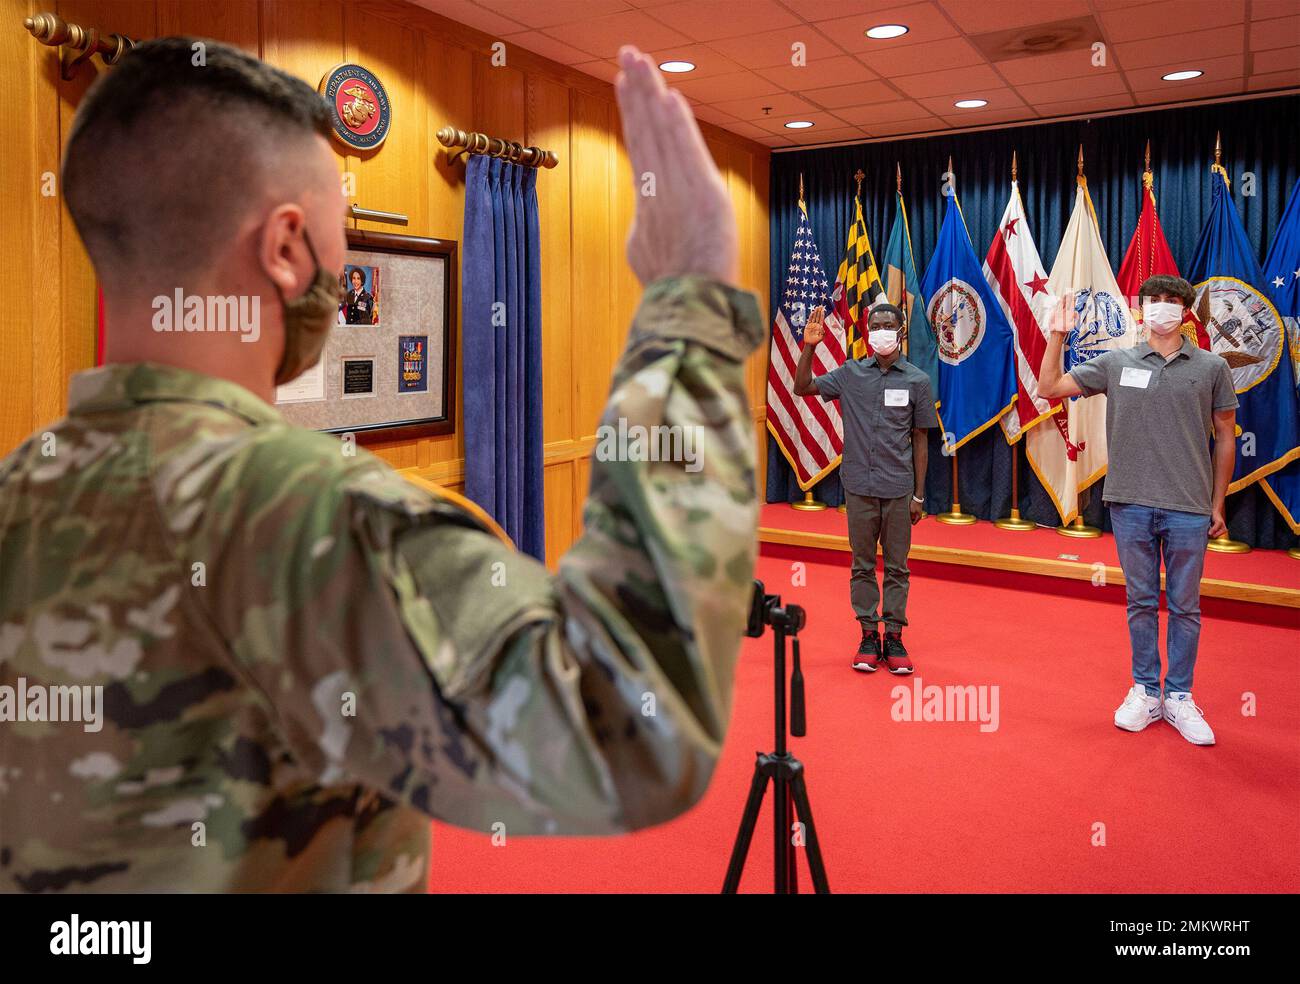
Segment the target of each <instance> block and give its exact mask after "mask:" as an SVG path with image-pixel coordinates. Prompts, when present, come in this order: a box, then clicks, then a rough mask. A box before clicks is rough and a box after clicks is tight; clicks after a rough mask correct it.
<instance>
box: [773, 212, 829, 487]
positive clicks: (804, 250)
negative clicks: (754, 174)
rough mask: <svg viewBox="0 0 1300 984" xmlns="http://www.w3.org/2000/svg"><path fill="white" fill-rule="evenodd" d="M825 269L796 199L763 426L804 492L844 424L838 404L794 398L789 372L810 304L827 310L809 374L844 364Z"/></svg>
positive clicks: (822, 470)
mask: <svg viewBox="0 0 1300 984" xmlns="http://www.w3.org/2000/svg"><path fill="white" fill-rule="evenodd" d="M828 286H829V285H828V284H827V283H826V268H825V267H823V266H822V257H821V252H820V251H819V250H818V249H817V243H816V242H815V241H814V240H813V235H812V228H811V227H810V225H809V223H808V208H807V206H806V205H804V203H803V198H802V195H801V197H800V199H799V227H798V229H797V230H796V231H795V234H794V246H793V248H792V249H791V250H790V265H789V268H788V269H787V270H786V277H785V293H784V294H783V295H782V297H781V303H780V305H779V306H778V307H777V309H776V318H775V323H774V324H773V326H772V350H771V356H770V359H769V361H768V366H767V429H768V430H769V431H771V433H772V436H773V437H774V438H775V439H776V443H777V445H778V446H779V447H780V448H781V453H782V454H783V455H785V459H786V461H788V462H790V467H791V468H793V469H794V471H795V476H796V478H797V479H798V481H799V488H801V489H803V490H804V491H805V492H807V491H808V490H809V489H810V488H812V487H813V486H814V485H816V484H817V483H818V482H819V481H821V480H822V479H823V478H824V477H825V476H826V475H828V474H830V472H831V471H833V470H834V469H835V467H836V466H837V465H838V464H839V463H840V456H841V454H842V453H843V451H844V423H843V421H842V420H841V419H840V410H839V405H838V404H837V403H836V402H835V401H834V400H828V401H823V400H822V399H821V397H819V396H795V394H794V373H795V368H796V367H797V366H798V364H799V352H800V350H801V349H802V347H803V330H804V326H805V325H806V324H807V323H808V316H809V315H811V314H812V312H813V308H815V307H818V306H821V307H824V308H827V315H826V338H825V340H824V341H823V342H822V344H820V345H818V346H817V350H816V352H815V353H814V355H813V375H814V376H818V375H821V374H822V373H826V372H830V371H831V370H832V369H834V368H835V367H836V366H839V365H843V363H844V328H843V326H842V325H841V324H840V323H839V319H838V318H836V317H835V314H834V312H833V311H831V310H830V297H829V296H828V295H827V293H826V289H827V287H828Z"/></svg>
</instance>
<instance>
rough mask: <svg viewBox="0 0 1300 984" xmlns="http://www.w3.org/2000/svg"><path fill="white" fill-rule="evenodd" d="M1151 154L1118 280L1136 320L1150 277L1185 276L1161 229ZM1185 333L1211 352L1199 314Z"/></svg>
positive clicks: (1186, 323)
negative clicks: (1141, 293) (1142, 291)
mask: <svg viewBox="0 0 1300 984" xmlns="http://www.w3.org/2000/svg"><path fill="white" fill-rule="evenodd" d="M1150 155H1151V148H1150V146H1148V147H1147V158H1148V160H1147V166H1146V170H1144V171H1143V172H1142V214H1141V215H1139V216H1138V224H1137V228H1136V229H1134V230H1133V238H1132V239H1130V240H1129V243H1128V252H1126V253H1125V254H1124V262H1123V263H1121V264H1120V267H1119V277H1118V278H1117V279H1118V283H1119V289H1120V290H1122V291H1123V292H1124V296H1125V297H1127V298H1128V299H1129V305H1130V306H1131V308H1132V309H1133V311H1134V317H1137V315H1138V314H1141V311H1140V307H1141V301H1140V300H1139V299H1138V288H1139V287H1141V286H1142V284H1143V282H1145V281H1146V279H1147V278H1148V277H1155V276H1158V275H1161V274H1163V275H1166V276H1170V277H1181V276H1182V274H1181V273H1179V272H1178V264H1177V263H1175V262H1174V254H1173V253H1171V252H1170V251H1169V243H1168V242H1167V241H1166V240H1165V233H1164V230H1163V229H1161V228H1160V216H1158V215H1157V214H1156V192H1155V176H1154V175H1153V174H1152V173H1151V163H1150ZM1181 331H1182V333H1183V334H1184V335H1185V336H1187V339H1188V340H1189V341H1190V342H1191V343H1192V344H1193V345H1197V346H1200V347H1201V348H1203V349H1209V347H1210V336H1209V335H1207V334H1206V333H1205V325H1203V324H1202V323H1201V319H1200V318H1198V317H1197V316H1196V313H1195V311H1192V312H1190V313H1189V315H1188V318H1187V320H1186V321H1184V322H1183V324H1182V328H1181Z"/></svg>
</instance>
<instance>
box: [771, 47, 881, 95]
mask: <svg viewBox="0 0 1300 984" xmlns="http://www.w3.org/2000/svg"><path fill="white" fill-rule="evenodd" d="M758 74H759V75H761V76H763V78H765V79H767V80H768V81H770V82H773V83H775V84H776V85H779V86H780V87H781V88H782V89H793V90H796V91H802V90H804V89H813V88H818V89H824V88H827V87H828V86H832V85H842V84H848V83H850V82H867V81H870V80H872V79H876V78H878V76H877V75H876V73H875V72H873V71H871V69H869V68H867V66H866V65H863V64H862V62H860V61H858V60H857V59H856V58H854V57H853V56H852V55H840V56H839V57H838V58H827V59H824V60H822V61H818V62H811V61H810V62H809V63H808V64H807V65H806V66H804V67H803V68H796V67H795V66H794V65H781V66H778V67H776V68H764V69H759V70H758Z"/></svg>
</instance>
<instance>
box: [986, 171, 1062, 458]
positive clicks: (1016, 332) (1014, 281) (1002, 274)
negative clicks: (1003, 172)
mask: <svg viewBox="0 0 1300 984" xmlns="http://www.w3.org/2000/svg"><path fill="white" fill-rule="evenodd" d="M984 276H985V278H986V279H987V280H988V282H989V286H990V287H992V288H993V295H994V296H995V297H996V298H997V299H998V303H999V304H1000V305H1001V306H1002V313H1003V315H1005V316H1006V319H1007V321H1008V322H1010V323H1011V326H1012V329H1013V334H1012V342H1013V345H1014V351H1015V360H1016V402H1015V405H1014V406H1013V407H1012V408H1011V409H1010V410H1009V411H1007V412H1006V413H1005V414H1003V415H1002V421H1001V422H1002V431H1003V433H1004V434H1005V435H1006V438H1007V442H1008V443H1011V444H1014V443H1015V442H1016V441H1018V440H1020V438H1021V437H1022V436H1023V435H1024V433H1025V431H1027V430H1029V428H1031V427H1033V426H1034V425H1035V424H1037V423H1039V422H1040V421H1042V420H1045V419H1046V418H1047V417H1049V416H1051V415H1052V414H1053V413H1054V412H1055V411H1056V409H1057V408H1058V407H1060V405H1061V401H1060V400H1056V401H1055V402H1049V401H1048V400H1046V399H1044V398H1043V397H1041V396H1039V395H1038V370H1039V369H1040V368H1041V367H1042V364H1043V353H1044V352H1046V351H1047V332H1048V325H1049V323H1050V319H1051V317H1052V314H1053V312H1054V311H1055V310H1056V307H1057V304H1058V298H1057V297H1056V296H1055V295H1053V294H1052V293H1051V292H1050V291H1049V290H1048V289H1047V276H1046V274H1045V273H1044V272H1043V261H1042V260H1041V259H1039V257H1038V247H1037V246H1035V245H1034V237H1033V234H1032V233H1031V232H1030V231H1029V222H1028V220H1026V219H1025V206H1024V203H1023V202H1022V201H1021V200H1020V188H1019V186H1018V185H1017V183H1016V181H1014V180H1013V181H1012V182H1011V199H1010V201H1008V202H1007V207H1006V211H1004V212H1003V213H1002V221H1001V222H1000V223H998V231H997V233H996V234H994V236H993V242H992V243H990V244H989V252H988V255H987V256H986V257H985V258H984Z"/></svg>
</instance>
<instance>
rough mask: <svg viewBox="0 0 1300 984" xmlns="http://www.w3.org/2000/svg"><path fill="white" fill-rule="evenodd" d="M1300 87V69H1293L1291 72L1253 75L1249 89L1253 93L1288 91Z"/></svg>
mask: <svg viewBox="0 0 1300 984" xmlns="http://www.w3.org/2000/svg"><path fill="white" fill-rule="evenodd" d="M1298 86H1300V68H1293V69H1292V70H1291V71H1289V72H1273V73H1272V74H1269V75H1252V76H1251V77H1250V82H1249V85H1248V86H1247V88H1249V89H1250V91H1251V92H1261V91H1263V90H1265V89H1288V88H1292V87H1298Z"/></svg>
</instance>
